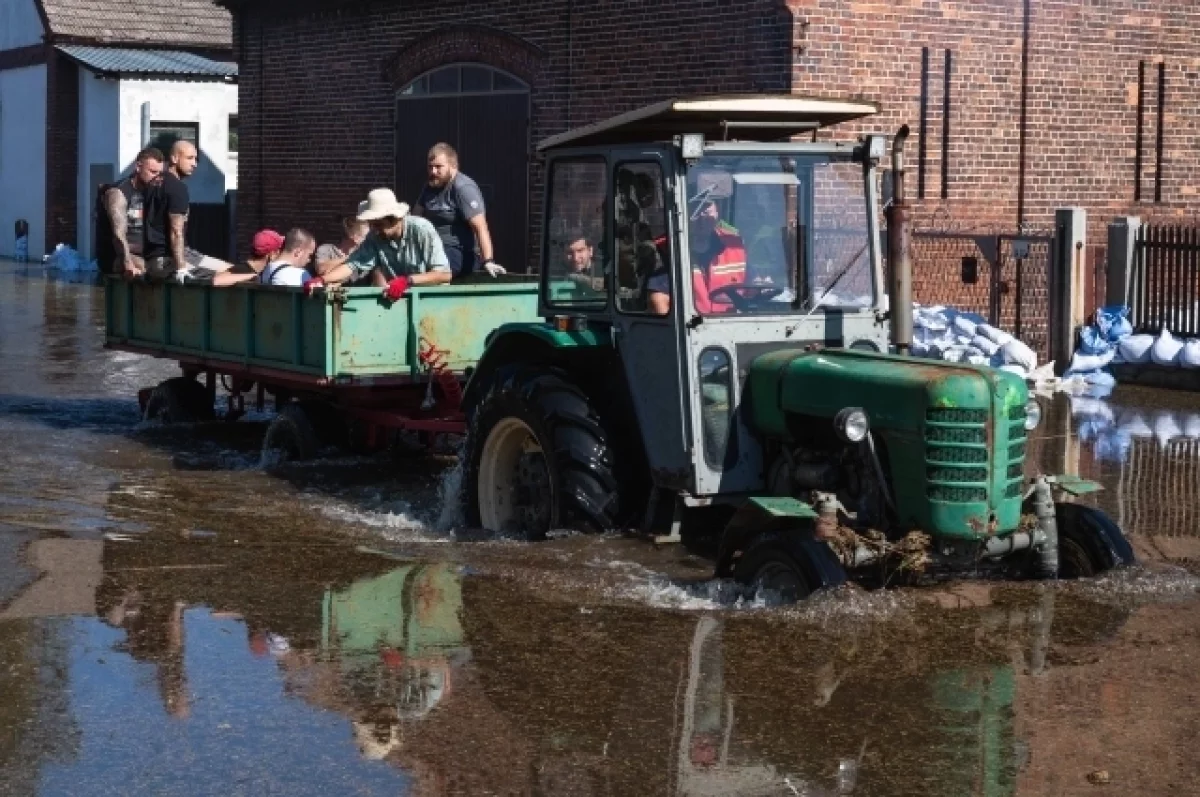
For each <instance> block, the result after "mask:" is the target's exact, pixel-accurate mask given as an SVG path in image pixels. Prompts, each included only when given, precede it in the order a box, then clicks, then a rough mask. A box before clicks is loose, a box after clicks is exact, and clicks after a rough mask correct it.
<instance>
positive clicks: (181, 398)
mask: <svg viewBox="0 0 1200 797" xmlns="http://www.w3.org/2000/svg"><path fill="white" fill-rule="evenodd" d="M215 417H216V412H215V411H214V409H213V402H212V397H211V396H209V394H208V389H207V388H205V387H204V385H202V384H200V383H199V382H197V381H196V380H195V379H191V378H189V377H186V376H177V377H174V378H173V379H168V380H166V381H165V382H162V383H161V384H159V385H158V386H157V387H156V388H154V390H153V391H152V392H151V393H150V398H149V399H148V400H147V401H146V414H145V419H146V420H147V421H161V422H162V423H197V422H200V421H211V420H212V419H213V418H215Z"/></svg>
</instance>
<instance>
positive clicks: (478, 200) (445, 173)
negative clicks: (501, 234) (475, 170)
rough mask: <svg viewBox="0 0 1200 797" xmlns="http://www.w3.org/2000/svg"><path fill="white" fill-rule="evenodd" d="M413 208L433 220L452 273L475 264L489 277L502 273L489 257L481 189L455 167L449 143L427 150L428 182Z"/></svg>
mask: <svg viewBox="0 0 1200 797" xmlns="http://www.w3.org/2000/svg"><path fill="white" fill-rule="evenodd" d="M413 212H414V213H415V214H416V215H418V216H424V217H425V218H427V219H429V221H431V222H432V223H433V226H434V228H435V229H436V230H437V232H438V236H439V237H440V238H441V239H442V246H443V248H444V249H445V250H446V257H447V258H448V259H449V261H450V270H451V271H453V272H454V275H455V276H456V277H457V276H466V275H468V274H470V273H471V272H473V271H475V270H476V267H477V266H482V267H483V268H484V269H486V270H487V272H488V273H489V274H491V275H492V276H493V277H494V276H496V274H498V273H504V272H503V269H501V268H500V267H499V266H497V265H496V263H495V261H493V259H492V258H493V255H494V252H493V251H492V236H491V233H490V231H489V230H488V224H487V215H486V214H487V208H485V207H484V204H483V193H482V192H481V191H480V190H479V186H478V185H477V184H476V182H475V181H474V180H472V179H471V178H470V177H467V176H466V175H465V174H463V173H462V172H460V171H459V170H458V153H457V152H455V151H454V147H451V146H450V145H449V144H435V145H434V147H433V148H432V149H430V150H429V183H428V185H426V186H425V187H424V188H423V189H422V190H421V195H420V197H418V198H417V207H416V208H415V209H414V211H413ZM476 244H478V250H479V251H478V255H477V254H476Z"/></svg>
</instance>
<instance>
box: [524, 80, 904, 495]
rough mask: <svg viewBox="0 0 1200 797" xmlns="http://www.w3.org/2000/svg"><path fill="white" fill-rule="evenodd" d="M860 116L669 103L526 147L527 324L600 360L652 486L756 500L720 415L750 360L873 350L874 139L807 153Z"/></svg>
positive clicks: (877, 339)
mask: <svg viewBox="0 0 1200 797" xmlns="http://www.w3.org/2000/svg"><path fill="white" fill-rule="evenodd" d="M875 112H876V108H875V106H874V105H871V104H867V103H862V102H835V101H830V100H814V99H805V98H801V97H746V98H731V99H693V100H686V101H669V102H664V103H661V104H658V105H654V106H651V107H649V108H644V109H641V110H639V111H634V112H632V113H629V114H625V115H623V116H618V117H616V118H614V119H611V120H609V121H606V122H602V123H600V124H597V125H593V126H591V127H585V128H582V129H579V130H575V131H571V132H568V133H565V134H563V135H560V136H556V137H554V138H551V139H549V140H547V141H545V142H544V143H543V144H542V145H541V147H540V148H539V149H540V150H541V152H542V153H544V155H545V157H546V168H547V171H546V181H547V182H546V185H547V197H546V214H545V218H546V223H545V225H544V230H543V235H544V249H543V254H542V257H543V264H544V267H543V269H542V292H541V302H542V311H543V313H544V315H545V316H546V317H547V318H550V319H558V323H561V324H565V325H574V326H580V325H586V326H587V327H588V328H589V329H592V330H594V331H596V332H597V334H600V333H602V334H603V335H604V336H605V337H606V338H607V339H608V341H609V343H610V344H611V345H612V346H613V347H615V349H616V350H617V352H618V354H619V360H620V363H621V366H622V370H623V377H624V379H625V380H627V381H628V383H629V384H630V385H631V386H635V387H633V389H632V390H631V391H630V396H631V400H632V404H633V410H634V414H635V415H636V419H637V422H638V425H639V426H640V427H641V429H642V430H643V434H645V435H646V443H645V449H646V453H647V457H648V459H649V464H650V468H651V471H652V473H653V476H654V481H655V483H656V485H658V486H660V487H665V488H668V489H671V490H677V491H683V492H686V493H687V494H689V495H694V496H711V495H717V494H725V493H731V492H740V491H748V490H755V489H759V488H761V487H762V486H763V479H764V471H763V467H762V458H763V457H762V452H761V450H760V449H759V445H758V442H757V441H756V439H755V437H754V436H753V435H752V434H750V433H749V430H748V429H747V428H745V426H744V422H743V420H742V419H741V416H740V415H739V414H738V413H736V412H735V411H734V410H735V408H736V407H737V406H738V405H739V402H740V401H741V399H742V396H741V392H742V388H743V383H744V381H745V380H744V377H745V374H746V373H747V367H748V365H749V364H750V362H752V361H753V360H754V359H755V358H757V357H759V356H760V355H762V354H764V353H766V352H769V351H773V350H778V349H792V350H803V349H805V348H813V347H827V346H833V347H842V346H853V347H855V348H865V349H868V350H872V351H885V350H886V348H887V327H886V322H885V320H883V319H882V316H881V311H882V309H883V308H884V307H885V304H884V303H883V302H882V297H883V282H882V263H881V261H882V253H881V249H880V231H879V213H878V199H877V196H876V188H875V185H876V180H875V167H876V165H877V163H878V160H879V158H880V157H881V156H882V155H883V154H884V145H885V142H884V139H883V137H881V136H880V137H868V138H865V139H862V140H859V141H849V142H832V141H830V142H818V141H817V140H816V138H817V136H816V133H817V131H818V130H820V129H821V128H823V127H827V126H830V125H833V124H836V123H841V122H847V121H851V120H855V119H861V118H864V117H869V116H871V115H872V114H874V113H875ZM797 136H804V137H805V138H806V140H804V141H793V140H792V139H793V138H795V137H797Z"/></svg>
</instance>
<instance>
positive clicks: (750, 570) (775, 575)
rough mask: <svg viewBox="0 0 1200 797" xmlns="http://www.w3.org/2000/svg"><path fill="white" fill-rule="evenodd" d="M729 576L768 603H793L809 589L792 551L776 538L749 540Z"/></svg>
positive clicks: (807, 593)
mask: <svg viewBox="0 0 1200 797" xmlns="http://www.w3.org/2000/svg"><path fill="white" fill-rule="evenodd" d="M733 577H734V579H736V580H737V581H738V582H739V583H741V584H743V585H745V586H746V587H747V588H748V591H749V593H750V597H751V598H753V599H755V600H762V601H763V602H765V603H766V604H767V605H768V606H779V605H785V604H790V603H796V602H797V601H802V600H804V599H805V598H807V597H808V596H809V595H811V594H812V591H813V587H812V584H811V583H810V582H809V579H808V576H807V575H806V574H805V572H804V568H802V567H801V566H800V563H799V561H797V559H796V556H795V553H794V551H792V550H789V547H788V546H787V545H785V544H784V543H783V542H781V541H779V540H773V539H762V540H759V541H757V542H755V543H753V544H751V546H750V548H749V549H748V550H747V551H746V552H745V553H743V554H742V556H741V558H740V559H738V561H737V564H736V566H735V567H734V571H733Z"/></svg>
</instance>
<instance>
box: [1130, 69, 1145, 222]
mask: <svg viewBox="0 0 1200 797" xmlns="http://www.w3.org/2000/svg"><path fill="white" fill-rule="evenodd" d="M1145 139H1146V62H1145V61H1138V91H1137V134H1136V135H1135V137H1134V153H1133V201H1134V202H1141V201H1142V148H1143V147H1144V146H1145Z"/></svg>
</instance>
